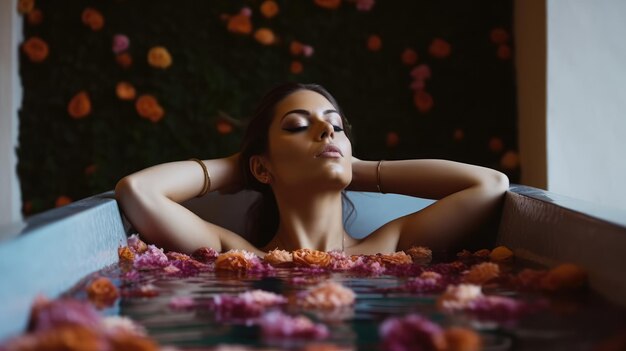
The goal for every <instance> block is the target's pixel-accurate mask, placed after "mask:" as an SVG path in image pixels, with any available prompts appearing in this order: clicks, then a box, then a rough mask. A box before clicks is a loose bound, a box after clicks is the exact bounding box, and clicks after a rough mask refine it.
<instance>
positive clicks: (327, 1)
mask: <svg viewBox="0 0 626 351" xmlns="http://www.w3.org/2000/svg"><path fill="white" fill-rule="evenodd" d="M315 5H317V6H319V7H322V8H325V9H329V10H335V9H337V8H339V6H341V0H315Z"/></svg>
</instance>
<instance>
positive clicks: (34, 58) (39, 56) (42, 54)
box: [22, 37, 49, 63]
mask: <svg viewBox="0 0 626 351" xmlns="http://www.w3.org/2000/svg"><path fill="white" fill-rule="evenodd" d="M22 50H23V51H24V53H25V54H26V56H28V59H29V60H30V61H31V62H37V63H39V62H43V60H45V59H46V57H48V52H49V50H48V44H46V42H45V41H43V39H41V38H39V37H30V38H28V40H26V41H25V42H24V44H22Z"/></svg>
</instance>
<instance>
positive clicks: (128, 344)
mask: <svg viewBox="0 0 626 351" xmlns="http://www.w3.org/2000/svg"><path fill="white" fill-rule="evenodd" d="M108 341H109V343H110V344H111V348H110V349H111V350H141V351H159V350H162V348H160V347H159V346H158V345H157V344H156V343H155V342H154V341H152V340H150V339H148V338H147V337H142V336H138V335H136V334H133V333H115V334H113V335H112V336H110V337H109V338H108Z"/></svg>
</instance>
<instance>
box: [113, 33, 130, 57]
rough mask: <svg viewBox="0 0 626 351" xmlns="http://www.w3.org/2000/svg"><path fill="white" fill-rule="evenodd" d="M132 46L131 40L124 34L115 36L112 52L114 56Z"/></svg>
mask: <svg viewBox="0 0 626 351" xmlns="http://www.w3.org/2000/svg"><path fill="white" fill-rule="evenodd" d="M129 46H130V39H128V37H127V36H126V35H124V34H115V35H114V36H113V44H112V46H111V50H113V53H114V54H120V53H122V52H124V51H126V50H127V49H128V47H129Z"/></svg>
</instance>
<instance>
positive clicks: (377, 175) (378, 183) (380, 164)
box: [376, 160, 385, 194]
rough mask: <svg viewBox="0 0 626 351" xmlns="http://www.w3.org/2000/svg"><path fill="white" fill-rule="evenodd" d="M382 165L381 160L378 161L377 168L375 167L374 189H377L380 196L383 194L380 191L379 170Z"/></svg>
mask: <svg viewBox="0 0 626 351" xmlns="http://www.w3.org/2000/svg"><path fill="white" fill-rule="evenodd" d="M382 165H383V160H380V161H378V166H376V189H378V192H379V193H381V194H385V192H384V191H383V190H382V187H381V186H380V168H381V166H382Z"/></svg>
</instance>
